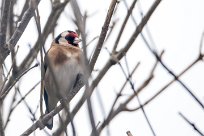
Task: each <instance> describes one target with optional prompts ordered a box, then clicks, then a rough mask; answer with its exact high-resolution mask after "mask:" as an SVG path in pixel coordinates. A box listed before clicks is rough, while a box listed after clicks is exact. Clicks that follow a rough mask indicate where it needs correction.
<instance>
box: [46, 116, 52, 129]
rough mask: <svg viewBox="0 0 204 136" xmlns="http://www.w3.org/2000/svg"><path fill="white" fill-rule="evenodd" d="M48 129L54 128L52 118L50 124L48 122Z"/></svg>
mask: <svg viewBox="0 0 204 136" xmlns="http://www.w3.org/2000/svg"><path fill="white" fill-rule="evenodd" d="M46 127H47V128H48V129H50V130H51V129H52V127H53V118H51V119H50V120H49V121H48V122H47V124H46Z"/></svg>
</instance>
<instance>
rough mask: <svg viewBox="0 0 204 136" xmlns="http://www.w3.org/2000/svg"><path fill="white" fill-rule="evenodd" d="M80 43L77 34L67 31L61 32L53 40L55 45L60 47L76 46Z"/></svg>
mask: <svg viewBox="0 0 204 136" xmlns="http://www.w3.org/2000/svg"><path fill="white" fill-rule="evenodd" d="M80 41H81V39H79V36H78V34H77V33H76V32H74V31H69V30H68V31H64V32H62V33H61V34H59V35H58V36H57V37H56V38H55V43H57V44H61V45H73V46H78V43H79V42H80Z"/></svg>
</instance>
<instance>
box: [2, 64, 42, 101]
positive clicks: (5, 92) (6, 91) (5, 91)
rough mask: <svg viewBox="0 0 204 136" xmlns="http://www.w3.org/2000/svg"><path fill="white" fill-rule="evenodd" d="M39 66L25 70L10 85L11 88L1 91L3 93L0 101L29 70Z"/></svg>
mask: <svg viewBox="0 0 204 136" xmlns="http://www.w3.org/2000/svg"><path fill="white" fill-rule="evenodd" d="M38 65H39V64H35V65H34V66H32V67H31V68H29V69H27V70H25V71H24V72H23V73H22V74H21V75H20V76H18V77H17V78H16V79H15V80H14V82H13V83H12V84H11V86H9V88H8V89H7V90H3V93H2V94H1V96H0V100H3V99H4V98H5V96H6V95H7V94H8V93H9V91H10V90H11V88H13V86H14V85H15V84H16V82H18V80H19V79H20V78H21V77H22V76H23V75H25V74H26V73H27V72H28V71H30V70H31V69H33V68H35V67H37V66H38Z"/></svg>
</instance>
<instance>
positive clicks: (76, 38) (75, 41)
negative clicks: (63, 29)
mask: <svg viewBox="0 0 204 136" xmlns="http://www.w3.org/2000/svg"><path fill="white" fill-rule="evenodd" d="M81 41H82V40H81V39H79V38H78V37H75V38H74V42H73V43H74V44H78V43H80V42H81Z"/></svg>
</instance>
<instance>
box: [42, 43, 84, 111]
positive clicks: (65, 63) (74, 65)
mask: <svg viewBox="0 0 204 136" xmlns="http://www.w3.org/2000/svg"><path fill="white" fill-rule="evenodd" d="M82 55H83V53H82V51H81V49H80V48H79V47H75V46H71V45H58V44H55V43H52V46H51V48H50V49H49V51H48V52H47V59H48V60H47V61H49V62H47V61H46V60H45V63H47V65H48V66H47V69H46V72H45V77H44V84H45V93H46V95H47V96H48V97H47V100H45V101H47V104H46V108H47V112H50V111H52V110H53V109H54V108H55V106H56V105H57V102H58V101H59V99H61V98H66V96H67V95H68V93H69V92H70V90H71V89H72V88H73V85H74V84H75V82H76V80H77V76H78V75H79V74H82V75H83V68H84V67H83V57H82ZM51 72H53V74H52V73H51ZM53 75H54V78H55V80H54V79H53ZM55 82H57V86H56V83H55Z"/></svg>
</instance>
